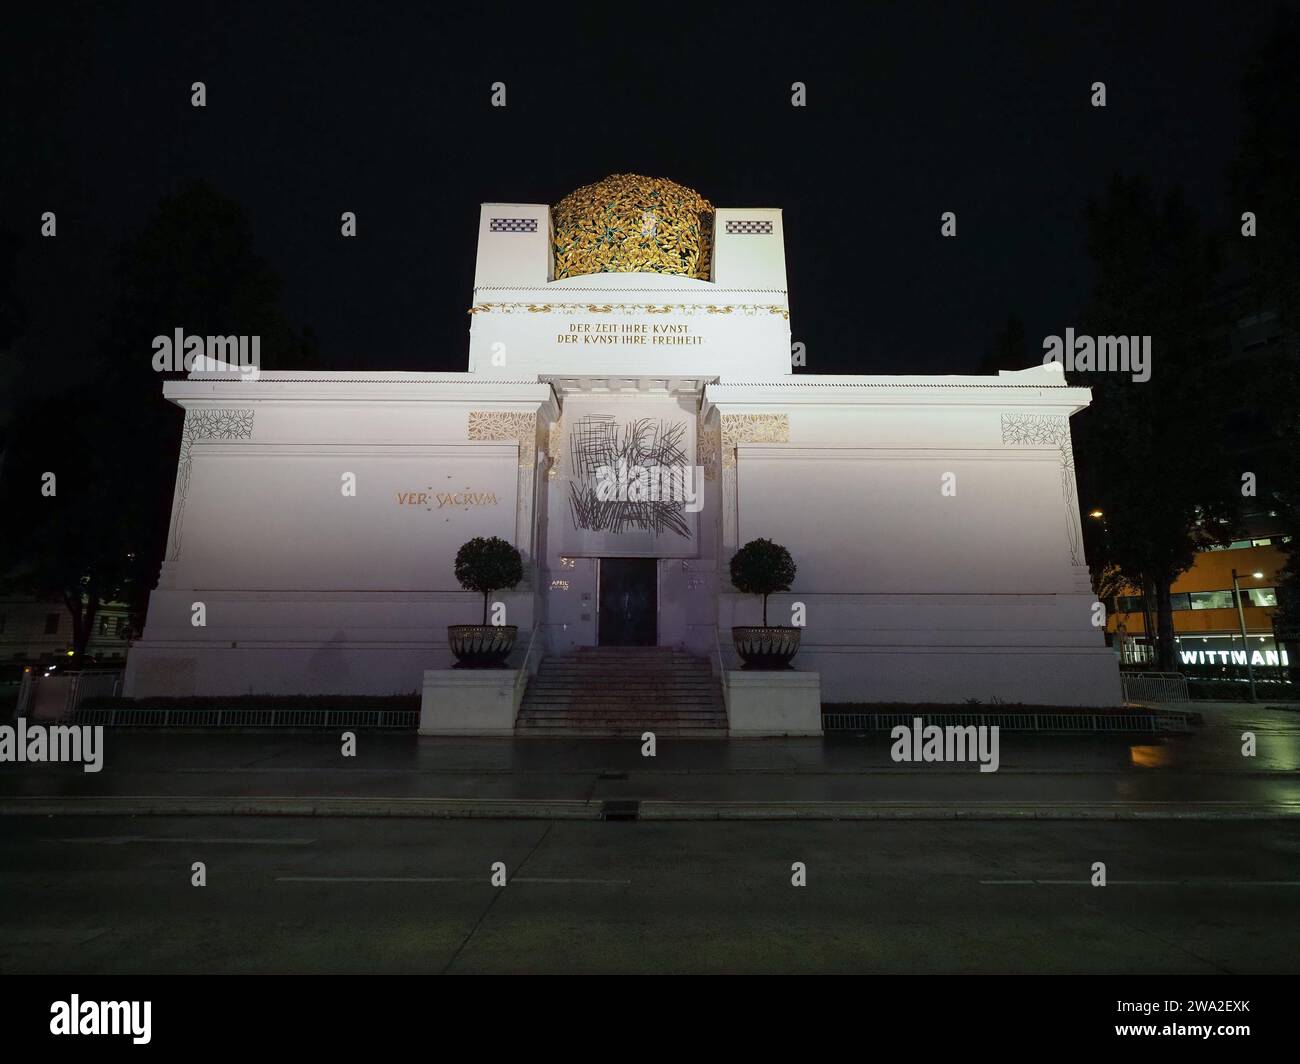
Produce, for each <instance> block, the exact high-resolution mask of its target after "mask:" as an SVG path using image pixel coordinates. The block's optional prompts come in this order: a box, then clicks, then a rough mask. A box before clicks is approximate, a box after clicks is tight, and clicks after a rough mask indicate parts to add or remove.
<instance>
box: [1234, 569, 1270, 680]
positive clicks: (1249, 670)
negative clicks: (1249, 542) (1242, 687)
mask: <svg viewBox="0 0 1300 1064" xmlns="http://www.w3.org/2000/svg"><path fill="white" fill-rule="evenodd" d="M1251 575H1252V576H1254V577H1255V579H1256V580H1259V579H1261V578H1262V577H1263V575H1264V574H1263V573H1252V574H1251ZM1232 595H1233V598H1235V599H1236V600H1237V624H1238V625H1240V626H1241V646H1242V649H1244V650H1245V652H1246V678H1247V679H1248V680H1249V681H1250V700H1251V701H1252V702H1258V701H1259V697H1258V696H1257V695H1256V694H1255V669H1254V667H1253V666H1252V665H1251V664H1250V644H1249V643H1247V642H1246V614H1245V611H1244V610H1242V608H1241V588H1240V587H1238V586H1237V570H1236V569H1234V570H1232Z"/></svg>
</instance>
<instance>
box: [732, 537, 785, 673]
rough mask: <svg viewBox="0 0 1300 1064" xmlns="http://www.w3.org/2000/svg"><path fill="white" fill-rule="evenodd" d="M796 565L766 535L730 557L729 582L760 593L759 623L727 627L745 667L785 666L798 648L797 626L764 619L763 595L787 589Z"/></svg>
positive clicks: (783, 667) (739, 588)
mask: <svg viewBox="0 0 1300 1064" xmlns="http://www.w3.org/2000/svg"><path fill="white" fill-rule="evenodd" d="M795 571H796V566H795V564H794V559H793V558H791V557H790V552H789V551H788V550H786V549H785V548H784V547H783V546H781V544H779V543H773V542H772V541H771V540H770V539H751V540H750V541H749V542H748V543H746V544H745V545H744V546H743V547H741V548H740V550H738V551H736V553H735V554H734V555H732V558H731V583H732V585H733V586H734V587H735V589H736V590H737V591H740V592H742V593H744V594H746V595H762V596H763V624H762V626H761V627H760V626H756V625H744V626H738V627H735V628H732V629H731V638H732V640H733V641H734V642H735V644H736V653H737V654H739V655H740V657H741V660H743V661H744V663H745V665H744V667H745V668H747V669H788V668H789V667H790V661H791V659H792V658H793V657H794V656H795V654H797V653H798V652H799V629H798V628H795V627H794V626H793V625H784V624H775V625H769V624H768V623H767V596H768V595H772V594H775V593H776V592H778V591H789V590H790V585H791V584H793V583H794V574H795Z"/></svg>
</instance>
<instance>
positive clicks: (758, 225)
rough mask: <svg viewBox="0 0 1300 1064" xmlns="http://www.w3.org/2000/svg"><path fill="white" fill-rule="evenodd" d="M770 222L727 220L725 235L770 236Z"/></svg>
mask: <svg viewBox="0 0 1300 1064" xmlns="http://www.w3.org/2000/svg"><path fill="white" fill-rule="evenodd" d="M771 235H772V223H771V222H752V221H751V222H747V221H735V222H727V236H771Z"/></svg>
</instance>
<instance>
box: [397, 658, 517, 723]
mask: <svg viewBox="0 0 1300 1064" xmlns="http://www.w3.org/2000/svg"><path fill="white" fill-rule="evenodd" d="M522 696H523V685H522V684H520V683H519V671H518V670H517V669H426V670H425V672H424V693H423V697H422V698H421V700H420V734H421V735H514V733H515V717H516V716H517V715H518V713H519V701H520V699H521V697H522Z"/></svg>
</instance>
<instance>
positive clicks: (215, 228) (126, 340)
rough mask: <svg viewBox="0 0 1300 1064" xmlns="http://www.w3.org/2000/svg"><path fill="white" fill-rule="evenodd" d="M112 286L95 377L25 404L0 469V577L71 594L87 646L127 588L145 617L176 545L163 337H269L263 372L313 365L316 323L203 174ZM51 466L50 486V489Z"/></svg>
mask: <svg viewBox="0 0 1300 1064" xmlns="http://www.w3.org/2000/svg"><path fill="white" fill-rule="evenodd" d="M2 276H3V273H2V272H0V277H2ZM116 283H117V290H116V292H115V294H114V297H113V299H112V301H111V310H110V312H109V315H108V321H107V323H106V325H105V327H104V328H103V331H102V335H100V337H99V338H98V340H97V341H96V340H95V339H94V337H95V333H94V332H93V330H92V331H91V332H90V337H91V338H90V339H88V341H87V346H88V347H93V354H94V358H93V360H92V361H93V367H94V368H93V369H92V371H91V372H90V374H89V379H86V378H82V380H81V382H80V383H79V384H75V385H70V386H69V387H67V388H65V389H64V390H63V391H61V392H57V393H55V394H53V395H52V396H51V397H50V398H48V399H42V398H33V399H29V400H28V401H27V403H26V404H25V405H24V406H23V407H22V409H20V410H17V411H16V412H15V413H14V416H13V426H12V429H11V431H10V432H9V433H8V435H7V439H6V441H5V442H6V447H5V461H4V465H3V467H2V468H0V477H2V478H3V482H2V484H0V492H2V494H0V499H2V500H3V506H2V507H0V552H2V553H0V558H2V559H3V571H2V572H0V579H2V580H3V582H4V584H5V586H7V587H8V588H9V589H11V590H15V591H21V592H23V593H30V594H33V595H37V596H41V597H53V596H58V597H60V598H62V599H63V601H64V602H65V603H66V604H67V605H68V609H69V611H70V612H71V613H72V615H73V627H74V632H75V633H76V634H77V635H76V638H77V644H76V648H75V649H76V650H77V652H78V653H79V654H81V653H84V649H85V641H86V640H87V639H88V638H89V633H90V629H91V625H92V624H93V619H94V614H95V612H96V611H97V610H98V608H99V603H100V602H101V601H108V600H110V599H112V598H116V597H119V596H122V595H130V596H131V598H130V599H129V600H128V601H130V602H131V605H132V606H133V613H135V614H136V615H137V616H142V614H143V606H144V601H145V599H144V596H145V595H146V594H147V592H148V590H149V589H150V588H151V587H152V586H153V584H154V583H155V581H156V578H157V574H158V567H159V565H160V564H161V560H162V556H163V552H164V549H165V546H166V537H167V526H168V523H169V519H170V514H171V503H172V494H173V486H174V483H175V476H176V455H177V453H178V450H179V444H180V431H181V424H182V411H181V410H180V409H179V408H177V407H176V406H174V405H173V404H171V403H169V402H167V401H166V400H165V399H164V398H163V396H162V386H163V380H164V378H165V377H167V376H179V375H180V374H160V373H158V372H156V371H155V369H154V366H153V356H154V347H153V338H154V337H155V336H159V335H171V334H172V333H173V332H174V331H175V330H176V329H178V328H179V329H183V330H184V331H185V333H186V334H188V335H203V336H207V335H217V336H229V335H248V336H260V337H261V353H262V364H263V367H264V368H272V369H273V368H296V367H298V366H300V365H302V364H304V363H307V364H310V363H312V362H313V361H314V360H315V355H314V353H313V344H312V341H311V339H310V334H309V332H305V333H304V336H306V337H307V339H304V336H299V335H298V334H296V333H295V332H294V331H293V330H292V329H290V328H289V326H288V325H287V323H286V322H285V319H284V316H283V315H282V313H281V312H280V310H279V295H280V281H279V278H278V277H277V276H276V275H275V273H274V272H273V271H272V270H271V269H270V267H269V266H268V265H267V263H266V262H265V261H264V260H263V259H262V258H261V257H260V256H259V255H258V254H257V253H256V251H255V250H254V243H253V236H252V223H251V221H250V219H249V217H248V215H247V213H246V212H245V211H244V209H243V208H242V207H241V206H240V205H239V204H237V203H235V202H234V201H233V200H229V199H227V198H225V197H223V196H221V195H219V194H218V193H217V192H216V191H215V190H214V189H213V188H212V187H211V186H210V185H208V184H206V183H201V182H199V183H193V184H190V185H188V186H186V187H185V188H184V189H182V190H181V191H180V192H178V193H177V194H176V195H174V196H170V197H168V198H166V199H164V200H163V201H162V202H161V203H160V204H159V206H158V208H157V210H156V211H155V213H154V214H153V216H152V217H151V218H150V219H149V221H148V222H147V224H146V225H145V226H144V228H143V229H142V231H141V232H140V233H139V235H138V236H136V237H135V238H134V239H133V240H131V241H129V242H128V243H127V244H126V245H125V246H124V247H123V248H122V249H121V251H120V255H119V262H118V266H117V270H116ZM77 309H78V308H76V307H69V308H68V313H75V312H76V311H77ZM6 314H9V312H6ZM9 316H11V317H12V315H9ZM42 354H44V357H49V356H48V354H46V353H37V354H30V353H29V354H28V355H27V357H29V358H31V357H39V356H40V355H42ZM47 472H48V473H53V474H54V475H55V478H56V480H55V483H56V493H55V494H54V495H48V494H42V491H41V488H42V484H43V477H44V474H45V473H47Z"/></svg>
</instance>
